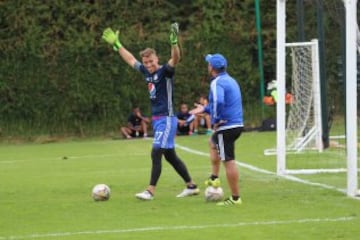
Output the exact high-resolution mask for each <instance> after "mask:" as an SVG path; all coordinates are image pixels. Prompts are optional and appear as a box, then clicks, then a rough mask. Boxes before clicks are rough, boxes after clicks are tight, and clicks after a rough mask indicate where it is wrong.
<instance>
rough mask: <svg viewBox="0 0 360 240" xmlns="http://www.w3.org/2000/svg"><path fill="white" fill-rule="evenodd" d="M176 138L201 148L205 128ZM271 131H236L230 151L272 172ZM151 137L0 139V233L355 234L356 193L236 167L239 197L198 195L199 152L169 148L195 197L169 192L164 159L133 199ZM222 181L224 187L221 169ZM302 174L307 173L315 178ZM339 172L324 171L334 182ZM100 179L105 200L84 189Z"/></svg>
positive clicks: (173, 184)
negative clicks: (229, 202) (143, 194)
mask: <svg viewBox="0 0 360 240" xmlns="http://www.w3.org/2000/svg"><path fill="white" fill-rule="evenodd" d="M176 141H177V144H179V145H181V146H184V147H188V148H191V149H193V150H197V151H200V152H204V153H206V154H207V152H208V148H207V137H206V136H196V137H178V138H177V139H176ZM274 143H275V133H256V132H250V133H244V134H243V136H242V137H241V138H240V139H239V140H238V142H237V149H236V150H237V159H238V160H239V161H241V162H244V163H247V164H250V165H253V166H256V167H258V168H261V169H265V170H268V171H272V172H274V171H275V169H276V163H275V157H274V156H272V157H269V156H267V157H265V156H264V155H263V150H264V149H265V148H270V147H273V146H274ZM150 149H151V141H146V140H142V139H138V140H130V141H122V140H117V141H114V140H89V141H79V142H77V141H71V142H63V143H51V144H21V145H0V214H1V218H0V240H5V239H13V240H14V239H54V240H56V239H66V240H73V239H79V240H81V239H87V240H91V239H172V240H177V239H179V240H180V239H181V240H183V239H216V238H220V237H221V238H222V239H277V240H279V239H292V240H294V239H306V240H309V239H355V238H357V237H358V236H359V234H360V228H359V227H358V226H359V224H360V217H359V213H360V201H358V200H354V199H350V198H347V197H346V196H345V195H344V194H342V193H339V192H337V191H334V190H327V189H323V188H320V187H314V186H309V185H304V184H301V183H296V182H291V181H289V180H286V179H283V178H279V177H277V176H276V175H272V174H264V173H260V172H256V171H252V170H248V169H246V168H242V167H240V175H241V176H240V186H241V192H242V199H243V204H242V205H241V206H240V207H218V206H215V204H214V203H206V202H205V201H204V197H203V191H204V189H205V187H204V185H203V182H204V180H205V179H206V178H207V177H208V176H209V173H210V164H209V159H208V157H207V156H205V154H204V155H198V154H194V153H191V152H187V151H184V150H182V149H179V148H178V149H177V153H178V155H179V156H180V157H181V158H182V159H183V160H184V161H185V162H186V164H187V166H188V168H189V170H190V173H191V175H192V176H193V178H194V180H195V181H196V182H198V183H199V186H200V188H201V191H202V195H201V196H196V197H190V198H183V199H179V198H176V197H175V196H176V195H177V194H178V193H179V192H180V191H181V190H182V189H183V188H184V184H183V182H182V180H181V179H180V177H178V176H177V175H176V173H175V171H174V170H172V169H171V167H170V166H169V164H167V163H166V161H165V160H164V161H163V171H162V176H161V178H160V181H159V184H158V189H157V192H156V195H155V199H154V200H153V201H150V202H144V201H139V200H137V199H135V197H134V194H135V193H137V192H140V191H142V190H144V188H145V187H146V186H147V183H148V180H149V171H150V166H151V162H150ZM221 175H222V176H221V180H222V183H223V184H222V185H223V188H224V190H225V195H228V194H229V192H228V187H227V185H226V178H225V176H224V172H223V170H222V174H221ZM314 178H315V177H314V176H311V177H309V179H311V180H312V181H317V180H323V181H325V183H326V179H324V175H322V176H321V177H320V178H319V179H314ZM339 179H340V180H339V181H337V180H334V179H331V181H335V182H336V184H338V185H341V184H340V182H341V181H344V175H342V176H341V175H340V178H339ZM97 183H106V184H108V185H109V186H110V188H111V190H112V195H111V198H110V200H109V201H107V202H94V201H93V200H92V198H91V189H92V187H93V186H94V185H95V184H97Z"/></svg>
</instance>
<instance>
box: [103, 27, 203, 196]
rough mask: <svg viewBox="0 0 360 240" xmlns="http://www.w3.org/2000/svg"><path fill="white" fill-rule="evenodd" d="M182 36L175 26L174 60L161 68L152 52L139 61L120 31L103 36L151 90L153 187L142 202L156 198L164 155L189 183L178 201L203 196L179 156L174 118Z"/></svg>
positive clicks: (107, 31)
mask: <svg viewBox="0 0 360 240" xmlns="http://www.w3.org/2000/svg"><path fill="white" fill-rule="evenodd" d="M178 32H179V26H178V24H177V23H173V24H171V28H170V37H169V38H170V44H171V57H170V60H169V61H168V62H167V63H165V64H164V65H159V59H158V56H157V55H156V51H155V50H154V49H152V48H146V49H145V50H143V51H141V52H140V57H141V62H140V61H138V60H137V59H136V58H135V57H134V56H133V54H132V53H130V52H129V51H128V50H127V49H126V48H125V47H124V46H123V45H122V44H121V43H120V40H119V31H116V32H114V31H113V30H112V29H111V28H107V29H105V31H104V32H103V35H102V38H103V39H104V40H105V41H106V42H107V43H109V44H110V45H112V47H113V49H114V50H115V51H117V52H118V53H119V54H120V56H121V58H122V59H123V60H124V61H125V62H126V63H127V64H129V65H130V66H131V67H133V68H134V69H136V70H138V71H139V72H141V73H142V74H143V75H144V79H145V83H146V84H147V86H148V90H149V95H150V101H151V111H152V125H153V131H154V140H153V146H152V151H151V159H152V168H151V177H150V183H149V186H148V187H147V189H146V190H145V191H143V192H140V193H137V194H136V195H135V196H136V197H137V198H139V199H142V200H152V199H153V198H154V194H155V188H156V184H157V182H158V180H159V178H160V174H161V165H162V164H161V159H162V156H163V155H164V157H165V159H166V160H167V161H168V162H169V163H170V164H171V165H172V166H173V168H174V169H175V170H176V172H177V173H178V174H179V175H180V176H181V177H182V179H183V180H184V182H185V183H186V188H185V189H184V190H183V191H182V192H181V193H180V194H178V195H177V197H187V196H192V195H197V194H199V192H200V190H199V189H198V187H197V186H196V184H195V183H194V182H193V181H192V179H191V177H190V174H189V172H188V170H187V167H186V166H185V164H184V162H183V161H181V160H180V158H179V157H178V156H177V154H176V152H175V136H176V130H177V117H176V116H175V114H174V106H173V96H174V94H173V91H174V73H175V66H176V64H177V63H178V62H179V60H180V50H179V47H178Z"/></svg>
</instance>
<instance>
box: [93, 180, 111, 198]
mask: <svg viewBox="0 0 360 240" xmlns="http://www.w3.org/2000/svg"><path fill="white" fill-rule="evenodd" d="M110 195H111V190H110V188H109V186H108V185H106V184H103V183H101V184H97V185H95V186H94V187H93V189H92V192H91V196H92V198H93V199H94V200H95V201H106V200H109V198H110Z"/></svg>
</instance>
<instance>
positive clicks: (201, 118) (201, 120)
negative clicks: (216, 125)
mask: <svg viewBox="0 0 360 240" xmlns="http://www.w3.org/2000/svg"><path fill="white" fill-rule="evenodd" d="M208 103H209V101H208V99H207V97H206V96H205V95H201V96H200V97H199V100H198V102H197V103H194V106H195V107H198V106H203V107H206V106H207V105H208ZM199 127H203V128H205V129H206V135H211V134H212V129H211V122H210V115H209V114H208V113H206V112H203V113H198V114H196V115H195V120H194V133H193V135H198V133H199Z"/></svg>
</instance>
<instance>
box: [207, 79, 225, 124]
mask: <svg viewBox="0 0 360 240" xmlns="http://www.w3.org/2000/svg"><path fill="white" fill-rule="evenodd" d="M210 87H211V92H212V95H213V104H212V106H211V107H212V108H213V109H212V111H211V113H212V118H211V119H212V124H215V123H218V122H219V121H220V120H221V119H222V112H223V108H224V103H225V102H224V99H225V96H224V88H223V87H222V86H220V84H217V81H213V82H212V83H211V86H210Z"/></svg>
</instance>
